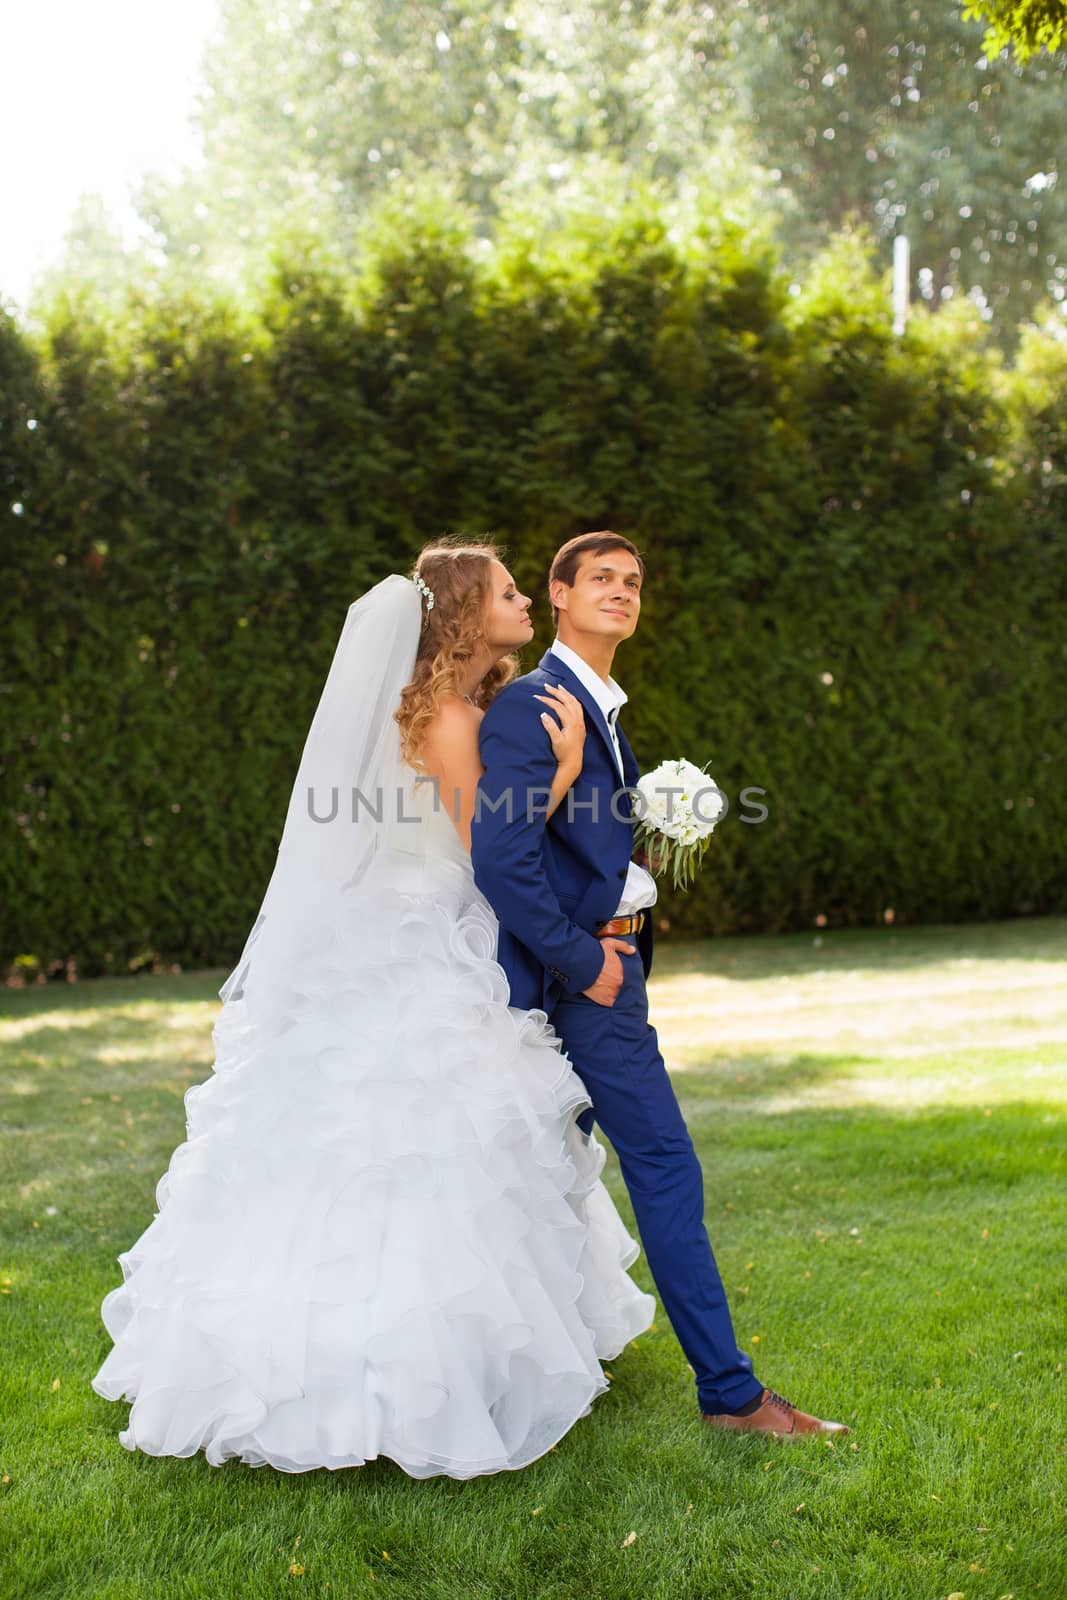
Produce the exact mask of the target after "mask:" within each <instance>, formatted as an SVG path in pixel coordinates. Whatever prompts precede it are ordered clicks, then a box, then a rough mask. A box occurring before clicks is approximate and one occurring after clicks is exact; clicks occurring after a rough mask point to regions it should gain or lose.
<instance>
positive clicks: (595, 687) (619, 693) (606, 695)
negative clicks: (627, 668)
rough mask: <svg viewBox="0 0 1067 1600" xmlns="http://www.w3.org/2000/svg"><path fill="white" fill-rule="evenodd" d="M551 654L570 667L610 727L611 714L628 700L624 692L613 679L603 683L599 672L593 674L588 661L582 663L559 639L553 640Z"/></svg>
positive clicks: (574, 651)
mask: <svg viewBox="0 0 1067 1600" xmlns="http://www.w3.org/2000/svg"><path fill="white" fill-rule="evenodd" d="M552 654H553V655H554V656H558V657H559V659H560V660H561V661H562V662H563V663H564V665H565V666H568V667H570V669H571V671H572V672H573V673H574V676H575V677H576V678H577V679H578V682H579V683H580V684H581V685H582V686H583V688H586V689H588V690H589V693H590V694H591V695H592V696H593V699H594V700H595V701H596V703H597V705H598V706H599V707H600V709H601V711H602V712H603V713H604V716H605V718H606V719H607V721H608V724H609V726H610V725H611V722H612V713H616V714H617V713H618V711H619V708H620V707H621V706H624V705H625V704H626V702H627V700H628V699H629V696H628V695H627V693H626V691H625V690H624V689H621V688H620V687H619V685H618V684H617V683H616V682H615V679H614V678H609V679H608V681H607V682H606V683H605V682H604V679H603V678H602V677H601V676H600V674H599V672H594V670H593V668H592V667H591V666H590V665H589V663H588V661H583V660H582V658H581V656H580V655H579V654H578V652H577V651H576V650H572V649H571V647H570V645H569V644H563V643H562V641H561V640H560V639H559V638H556V639H555V640H553V643H552Z"/></svg>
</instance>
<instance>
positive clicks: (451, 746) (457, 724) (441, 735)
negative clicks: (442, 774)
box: [423, 694, 484, 754]
mask: <svg viewBox="0 0 1067 1600" xmlns="http://www.w3.org/2000/svg"><path fill="white" fill-rule="evenodd" d="M483 715H484V713H483V712H482V711H480V710H479V709H478V707H477V706H472V705H471V703H470V701H469V700H464V699H463V698H462V697H461V696H460V695H458V694H449V695H445V697H444V699H443V700H442V701H441V703H440V705H439V706H438V707H437V710H436V711H435V712H434V715H433V717H432V719H431V720H430V721H429V722H428V723H427V724H426V728H425V731H424V733H423V743H424V745H425V746H426V748H427V749H430V750H438V751H440V752H441V753H442V754H447V753H451V752H454V751H459V750H463V749H465V748H468V747H470V746H473V747H474V749H477V748H478V727H479V724H480V723H481V720H482V717H483Z"/></svg>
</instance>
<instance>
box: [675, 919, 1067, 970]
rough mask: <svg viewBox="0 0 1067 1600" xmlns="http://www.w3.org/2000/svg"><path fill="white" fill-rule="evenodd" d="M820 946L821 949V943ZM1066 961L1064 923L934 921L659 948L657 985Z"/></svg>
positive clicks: (699, 941)
mask: <svg viewBox="0 0 1067 1600" xmlns="http://www.w3.org/2000/svg"><path fill="white" fill-rule="evenodd" d="M816 940H818V943H816ZM1064 960H1067V917H1019V918H1016V919H1015V920H1013V921H1010V922H990V923H977V924H976V923H961V924H955V923H932V924H930V925H929V926H924V927H914V928H900V927H892V928H823V929H820V930H813V931H812V932H810V933H786V934H738V935H731V936H729V937H726V938H721V939H687V940H685V941H684V942H679V943H678V944H671V943H669V942H667V941H665V940H663V939H661V940H660V941H659V942H658V943H657V945H656V951H655V957H654V965H653V971H652V978H653V981H655V980H656V979H665V978H675V977H683V976H687V975H688V974H690V973H700V974H702V975H704V976H705V977H720V978H728V979H730V980H731V981H732V982H737V983H743V982H744V981H745V980H746V979H767V978H791V977H802V976H803V975H804V974H805V973H809V972H825V971H828V970H829V971H840V972H844V971H848V970H849V969H850V968H856V967H864V968H870V967H876V968H884V969H885V970H886V971H894V972H896V971H906V970H908V969H909V968H915V967H924V966H929V965H930V964H931V963H935V962H941V961H973V962H979V961H992V962H1003V961H1064Z"/></svg>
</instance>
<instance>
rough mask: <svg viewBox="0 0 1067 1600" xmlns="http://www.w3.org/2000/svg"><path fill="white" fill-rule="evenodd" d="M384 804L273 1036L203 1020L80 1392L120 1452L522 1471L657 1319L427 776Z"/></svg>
mask: <svg viewBox="0 0 1067 1600" xmlns="http://www.w3.org/2000/svg"><path fill="white" fill-rule="evenodd" d="M391 581H397V580H391ZM404 770H405V771H406V773H407V776H408V778H409V779H412V780H413V779H414V774H413V773H412V771H411V769H410V768H405V769H404ZM404 803H405V807H406V811H405V815H407V816H413V817H416V818H417V822H416V823H414V824H401V823H397V824H396V825H394V826H393V827H392V828H391V829H390V832H389V838H388V843H387V845H386V846H385V847H384V848H381V849H379V850H378V853H377V854H376V856H375V858H374V860H373V863H372V865H371V867H370V868H369V870H367V871H366V872H365V873H364V874H363V876H362V877H361V878H360V880H359V882H358V883H357V884H356V885H355V886H354V887H353V888H351V889H349V890H348V891H347V892H345V893H343V894H341V895H340V896H339V898H338V900H337V903H336V909H335V910H334V911H333V912H331V914H330V918H329V928H328V932H327V934H326V935H325V937H319V938H317V940H316V942H315V943H314V945H313V947H311V948H307V949H306V950H305V952H304V954H303V955H302V957H301V958H300V960H299V961H298V962H297V963H296V964H295V965H294V967H293V970H292V971H291V973H290V974H289V979H290V981H289V983H288V986H287V991H286V1000H285V1006H284V1016H283V1020H282V1025H281V1026H280V1027H279V1028H277V1029H273V1028H272V1029H271V1030H269V1031H267V1032H264V1031H263V1029H262V1028H258V1027H257V1025H256V1023H255V1021H254V1019H253V1018H251V1017H250V1016H249V1015H247V1014H246V1011H245V1002H244V1000H243V999H242V998H241V997H240V995H239V994H238V995H237V997H236V998H234V999H230V1000H229V1001H228V1003H227V1004H226V1005H225V1006H224V1008H223V1010H222V1013H221V1015H220V1017H219V1020H218V1022H217V1023H216V1026H215V1029H214V1032H213V1040H214V1044H215V1051H216V1057H215V1065H214V1071H213V1073H212V1075H211V1076H210V1077H208V1079H207V1080H206V1082H204V1083H201V1084H199V1085H197V1086H196V1087H194V1088H191V1089H190V1090H189V1091H188V1093H187V1094H186V1097H185V1104H186V1111H187V1121H188V1129H187V1131H188V1137H187V1140H186V1142H185V1143H183V1144H181V1145H179V1146H178V1148H177V1149H176V1151H175V1152H174V1155H173V1157H172V1159H171V1162H170V1166H169V1170H168V1171H167V1172H166V1174H165V1175H164V1176H163V1177H162V1178H161V1179H160V1182H159V1185H158V1187H157V1191H156V1198H157V1203H158V1206H159V1210H158V1213H157V1214H156V1215H155V1217H154V1218H153V1220H152V1222H151V1223H150V1224H149V1226H148V1227H147V1229H146V1230H145V1232H144V1233H143V1234H142V1235H141V1237H140V1238H139V1239H138V1240H137V1242H136V1243H135V1244H134V1245H133V1246H132V1247H131V1248H130V1249H129V1250H127V1251H126V1252H125V1253H124V1254H123V1255H120V1256H119V1258H118V1259H119V1262H120V1264H121V1266H122V1271H123V1279H124V1281H123V1282H122V1284H121V1285H119V1286H118V1287H117V1288H115V1289H113V1290H112V1291H111V1292H110V1293H109V1294H108V1295H107V1297H106V1298H105V1300H104V1302H103V1305H102V1308H101V1311H102V1316H103V1319H104V1322H105V1325H106V1327H107V1330H108V1332H109V1334H110V1335H111V1337H112V1339H113V1341H114V1344H113V1348H112V1349H111V1351H110V1352H109V1354H108V1356H107V1358H106V1360H105V1361H104V1363H103V1365H102V1366H101V1367H100V1369H99V1371H98V1373H97V1374H96V1376H95V1377H94V1378H93V1379H92V1385H93V1388H94V1389H95V1390H96V1391H97V1393H98V1394H100V1395H103V1396H105V1397H106V1398H108V1399H110V1400H118V1399H121V1398H125V1399H127V1400H132V1402H133V1404H132V1408H131V1410H130V1414H129V1422H128V1426H127V1427H126V1429H125V1430H124V1431H123V1432H121V1433H120V1434H119V1438H120V1440H121V1442H122V1444H124V1445H125V1446H126V1447H127V1448H128V1449H130V1450H134V1449H140V1450H143V1451H146V1452H147V1453H149V1454H151V1455H173V1456H189V1455H192V1454H194V1453H195V1452H197V1451H199V1450H203V1451H204V1452H205V1454H206V1458H207V1460H208V1461H209V1462H211V1463H212V1464H214V1465H220V1464H221V1463H222V1462H223V1461H225V1460H226V1459H227V1458H228V1457H238V1458H239V1459H240V1460H242V1461H244V1462H246V1463H248V1464H249V1465H250V1466H262V1465H264V1464H268V1463H269V1464H270V1465H271V1466H273V1467H276V1468H279V1469H281V1470H282V1471H285V1472H303V1471H307V1470H309V1469H311V1468H315V1467H328V1468H339V1467H354V1466H360V1465H362V1464H363V1463H364V1462H366V1461H368V1460H372V1459H374V1458H375V1457H377V1456H387V1457H389V1458H391V1459H392V1460H393V1461H395V1462H396V1463H398V1465H399V1466H400V1467H402V1468H403V1470H404V1471H405V1472H407V1473H409V1474H410V1475H411V1476H412V1477H415V1478H424V1477H429V1476H431V1475H434V1474H439V1473H444V1474H448V1475H449V1476H451V1477H455V1478H469V1477H473V1476H475V1475H476V1474H480V1473H488V1472H496V1471H499V1470H501V1469H504V1468H518V1467H523V1466H525V1465H527V1464H528V1463H529V1462H531V1461H533V1460H534V1459H535V1458H536V1457H538V1456H541V1455H542V1454H544V1452H546V1451H547V1450H549V1449H550V1448H551V1446H552V1445H554V1444H555V1443H556V1442H557V1441H558V1440H559V1439H560V1438H561V1437H562V1435H564V1434H565V1433H566V1432H567V1430H568V1429H569V1428H570V1427H571V1426H572V1425H573V1424H574V1422H575V1421H576V1420H577V1419H578V1418H579V1417H583V1416H585V1415H587V1414H588V1412H589V1411H590V1409H591V1403H592V1401H593V1399H594V1397H595V1396H596V1395H598V1394H600V1393H601V1392H602V1391H603V1390H605V1389H606V1388H607V1379H606V1378H605V1377H604V1375H603V1373H602V1371H601V1367H600V1363H601V1361H602V1360H605V1359H608V1358H612V1357H614V1356H616V1355H617V1354H618V1353H619V1352H620V1351H621V1350H622V1349H623V1348H624V1346H625V1345H626V1344H627V1343H628V1341H629V1340H631V1339H633V1338H634V1337H635V1336H636V1335H637V1334H639V1333H641V1332H643V1331H644V1330H645V1329H646V1328H647V1327H648V1326H649V1324H650V1322H651V1321H652V1317H653V1314H654V1310H655V1301H654V1299H653V1297H652V1296H651V1295H648V1294H645V1293H643V1292H642V1291H641V1290H640V1289H639V1288H638V1287H637V1285H636V1284H635V1283H634V1282H633V1280H632V1279H631V1278H630V1276H629V1274H628V1272H627V1270H626V1269H627V1268H628V1267H629V1266H630V1264H631V1263H632V1262H633V1261H634V1260H635V1258H636V1257H637V1255H638V1254H639V1249H638V1245H637V1242H636V1241H635V1240H634V1239H633V1238H632V1237H631V1236H630V1234H629V1233H628V1232H627V1230H626V1228H625V1227H624V1225H623V1223H622V1220H621V1218H620V1216H619V1214H618V1212H617V1211H616V1209H615V1206H614V1204H613V1202H612V1200H611V1198H610V1196H609V1194H608V1192H607V1190H606V1188H605V1187H604V1184H603V1182H602V1180H601V1170H602V1167H603V1164H604V1159H605V1152H604V1148H603V1146H602V1145H600V1144H599V1143H598V1142H597V1141H596V1139H595V1137H590V1138H589V1139H587V1138H586V1137H585V1136H584V1135H583V1134H582V1132H581V1130H580V1129H579V1128H578V1127H577V1125H576V1121H575V1118H576V1116H577V1114H578V1113H579V1112H580V1111H581V1110H582V1109H583V1108H584V1107H585V1106H587V1105H588V1104H589V1098H588V1095H587V1093H586V1091H585V1089H584V1086H583V1084H582V1082H581V1080H580V1079H579V1077H578V1076H577V1074H576V1073H575V1071H574V1070H573V1068H572V1067H571V1065H570V1063H569V1061H568V1059H567V1057H566V1056H565V1055H564V1054H562V1052H561V1049H560V1044H559V1040H558V1037H557V1036H556V1034H555V1033H554V1032H553V1031H552V1029H551V1028H550V1026H549V1025H548V1023H547V1020H546V1017H545V1014H544V1012H542V1011H532V1012H523V1011H519V1010H516V1009H514V1008H512V1007H510V1006H509V1004H508V988H507V982H506V979H505V975H504V972H503V969H502V968H501V967H500V966H499V965H498V964H497V962H496V960H495V949H496V935H497V923H496V919H495V917H494V914H493V912H492V911H491V909H490V907H489V905H488V903H487V902H486V900H485V899H484V897H483V896H482V894H481V893H480V891H479V890H478V888H477V886H476V885H475V883H474V878H473V873H472V869H471V864H470V858H469V856H468V855H467V852H466V851H465V850H464V848H463V846H462V844H461V843H460V840H459V838H458V837H457V835H456V832H455V829H454V827H453V825H452V823H451V821H450V819H449V817H448V816H447V815H446V813H445V812H444V810H443V809H436V808H435V806H434V795H433V790H432V788H431V786H430V785H429V784H427V783H418V784H414V783H412V784H411V787H410V788H409V792H408V795H407V796H406V798H405V802H404ZM222 993H223V994H225V993H226V991H225V990H223V991H222Z"/></svg>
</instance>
